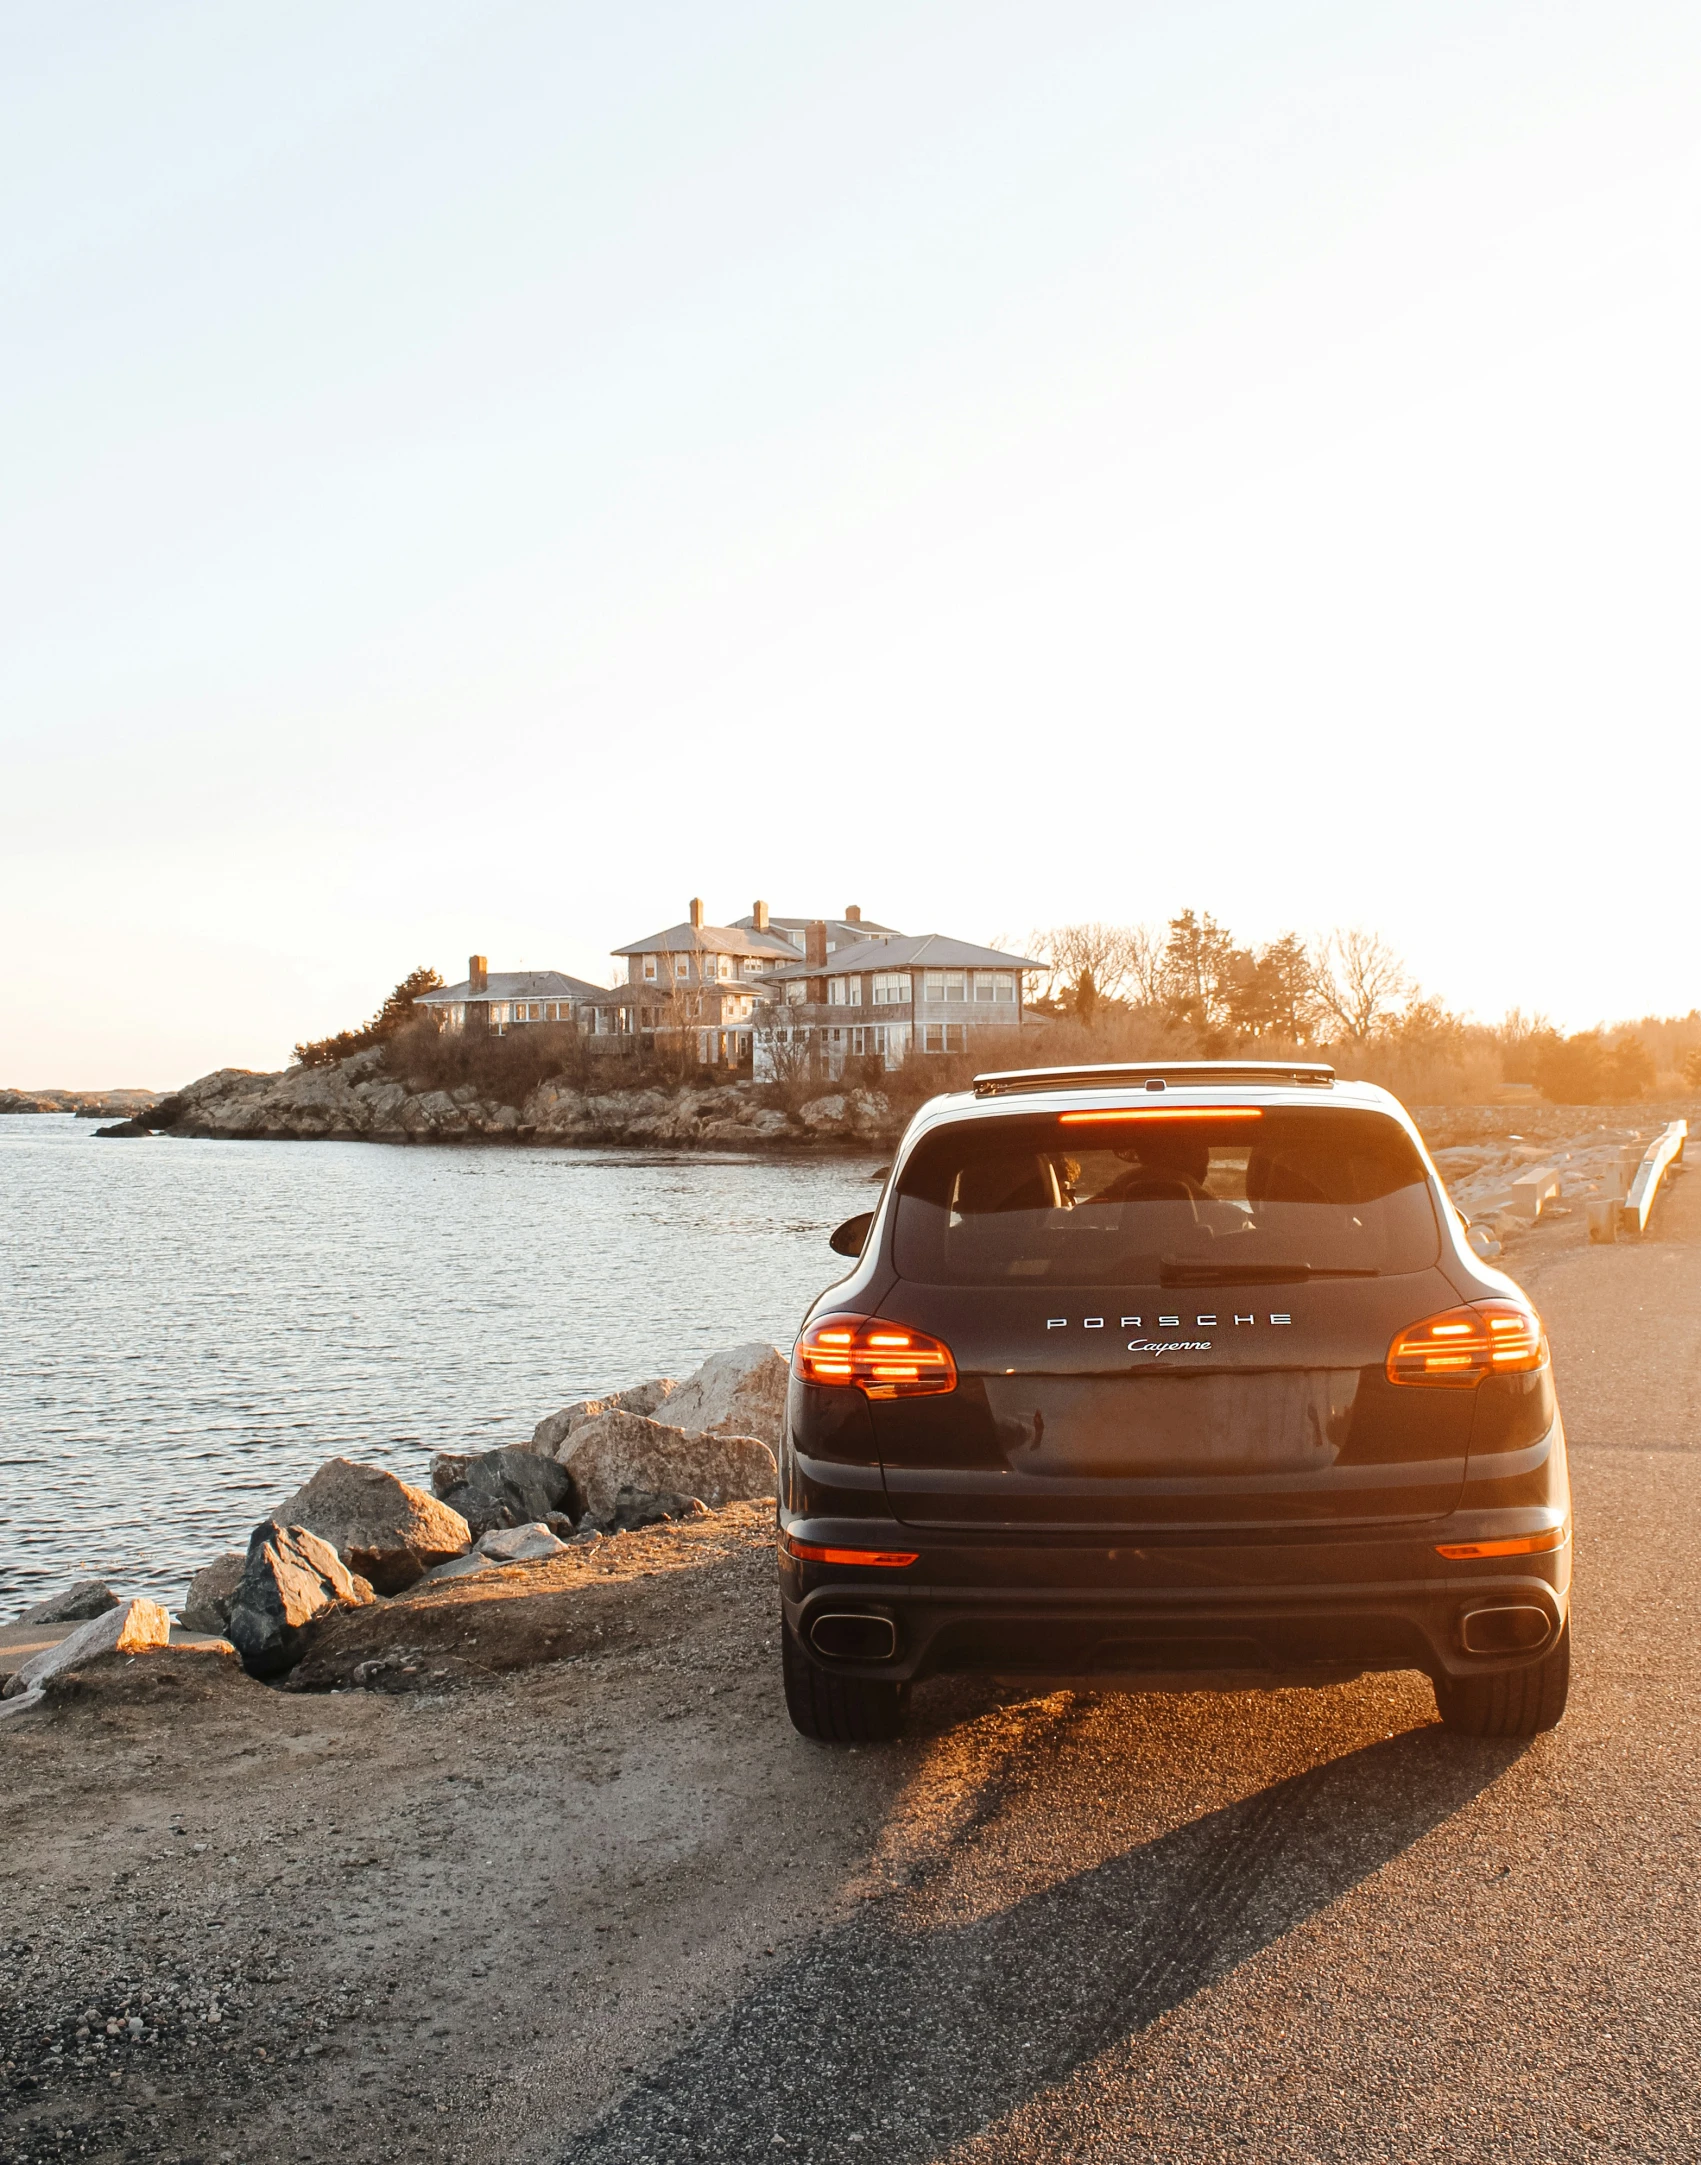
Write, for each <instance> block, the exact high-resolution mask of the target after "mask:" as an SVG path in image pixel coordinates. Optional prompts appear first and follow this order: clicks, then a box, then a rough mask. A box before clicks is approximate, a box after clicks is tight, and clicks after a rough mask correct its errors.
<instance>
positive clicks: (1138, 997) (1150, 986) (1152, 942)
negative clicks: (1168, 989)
mask: <svg viewBox="0 0 1701 2165" xmlns="http://www.w3.org/2000/svg"><path fill="white" fill-rule="evenodd" d="M1123 939H1124V943H1125V944H1124V957H1125V962H1126V981H1127V987H1128V991H1129V993H1130V994H1131V995H1132V997H1133V999H1134V1000H1135V1002H1136V1004H1137V1005H1139V1006H1141V1007H1156V1006H1157V1005H1158V1004H1159V1002H1160V1001H1161V1000H1162V999H1163V996H1164V943H1163V941H1162V940H1161V939H1160V938H1159V937H1158V935H1157V934H1156V933H1155V932H1154V931H1153V930H1152V928H1151V926H1150V925H1128V926H1126V927H1125V928H1124V932H1123Z"/></svg>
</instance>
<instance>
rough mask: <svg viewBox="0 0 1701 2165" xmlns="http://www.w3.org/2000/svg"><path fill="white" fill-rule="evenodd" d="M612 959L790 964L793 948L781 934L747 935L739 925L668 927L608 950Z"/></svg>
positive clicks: (755, 933) (794, 951) (750, 932)
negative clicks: (744, 959) (694, 957)
mask: <svg viewBox="0 0 1701 2165" xmlns="http://www.w3.org/2000/svg"><path fill="white" fill-rule="evenodd" d="M609 952H610V953H611V954H615V955H679V954H687V955H689V954H702V955H755V956H757V957H758V958H760V957H764V956H768V955H778V956H780V957H781V958H782V959H784V960H789V959H790V958H791V957H792V956H793V955H795V954H796V953H797V949H796V947H795V946H794V945H793V944H792V942H791V941H790V940H788V939H787V938H786V937H785V936H784V934H783V933H779V932H755V931H748V930H746V929H745V927H743V926H742V925H693V924H690V923H686V924H683V925H670V926H669V927H668V929H667V930H666V931H665V932H652V933H651V934H650V936H649V938H648V939H645V940H633V941H632V942H631V944H630V945H629V946H627V947H615V948H611V949H610V950H609Z"/></svg>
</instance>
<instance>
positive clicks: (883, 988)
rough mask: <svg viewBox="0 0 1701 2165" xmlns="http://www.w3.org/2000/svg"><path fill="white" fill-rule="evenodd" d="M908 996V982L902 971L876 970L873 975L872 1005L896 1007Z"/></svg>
mask: <svg viewBox="0 0 1701 2165" xmlns="http://www.w3.org/2000/svg"><path fill="white" fill-rule="evenodd" d="M909 996H910V981H909V978H908V976H907V975H906V974H905V972H904V971H902V970H876V971H875V973H874V1004H875V1006H876V1007H896V1006H898V1005H899V1004H900V1003H901V1002H902V1001H905V1000H907V999H908V998H909Z"/></svg>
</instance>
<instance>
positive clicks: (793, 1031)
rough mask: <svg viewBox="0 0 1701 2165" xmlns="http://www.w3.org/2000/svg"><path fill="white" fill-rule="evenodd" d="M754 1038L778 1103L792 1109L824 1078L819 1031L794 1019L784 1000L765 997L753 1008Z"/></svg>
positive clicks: (793, 1110) (792, 1011)
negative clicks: (760, 1049) (754, 1015)
mask: <svg viewBox="0 0 1701 2165" xmlns="http://www.w3.org/2000/svg"><path fill="white" fill-rule="evenodd" d="M755 1036H756V1042H757V1043H758V1044H759V1045H760V1046H761V1048H762V1053H763V1060H764V1064H765V1066H766V1067H767V1070H768V1079H769V1081H770V1082H771V1083H772V1084H773V1085H774V1089H775V1092H776V1094H777V1096H778V1097H779V1100H780V1102H781V1104H782V1105H783V1106H784V1107H785V1108H786V1110H787V1111H788V1112H795V1111H796V1110H797V1108H798V1107H799V1106H800V1105H802V1104H804V1103H805V1102H806V1101H807V1100H808V1099H809V1098H811V1097H813V1096H815V1095H816V1094H817V1092H818V1091H819V1089H820V1086H821V1083H822V1081H823V1075H822V1068H821V1045H820V1037H819V1032H818V1031H816V1030H814V1029H812V1028H811V1027H810V1026H809V1024H808V1023H805V1022H800V1021H798V1020H797V1019H796V1010H795V1009H794V1008H793V1007H792V1005H791V1004H790V1003H789V1002H788V1001H785V1000H765V1001H764V1002H763V1003H762V1005H761V1006H760V1007H758V1008H757V1010H756V1021H755Z"/></svg>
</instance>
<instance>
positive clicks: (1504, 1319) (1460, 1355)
mask: <svg viewBox="0 0 1701 2165" xmlns="http://www.w3.org/2000/svg"><path fill="white" fill-rule="evenodd" d="M1546 1360H1547V1340H1546V1339H1545V1338H1544V1337H1543V1336H1542V1323H1541V1317H1540V1316H1538V1315H1537V1314H1536V1312H1535V1310H1534V1309H1533V1308H1525V1307H1522V1306H1520V1304H1519V1303H1518V1302H1517V1301H1499V1300H1490V1301H1473V1302H1472V1303H1471V1304H1470V1306H1469V1307H1467V1308H1448V1309H1446V1310H1444V1311H1443V1313H1442V1314H1440V1315H1438V1316H1426V1317H1425V1318H1424V1320H1423V1322H1421V1323H1413V1324H1411V1325H1410V1326H1409V1327H1408V1328H1407V1329H1405V1330H1403V1331H1402V1332H1401V1333H1400V1335H1399V1337H1398V1338H1396V1339H1395V1341H1394V1343H1393V1344H1392V1345H1391V1346H1390V1347H1389V1348H1388V1381H1389V1382H1390V1383H1428V1384H1441V1385H1452V1386H1454V1387H1458V1386H1460V1385H1463V1386H1464V1387H1465V1388H1466V1389H1470V1388H1472V1387H1474V1386H1475V1385H1476V1384H1478V1383H1480V1382H1481V1381H1482V1379H1483V1377H1484V1376H1501V1375H1516V1374H1518V1373H1519V1372H1520V1371H1521V1370H1526V1369H1531V1368H1540V1367H1542V1366H1543V1365H1544V1364H1545V1362H1546Z"/></svg>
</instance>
